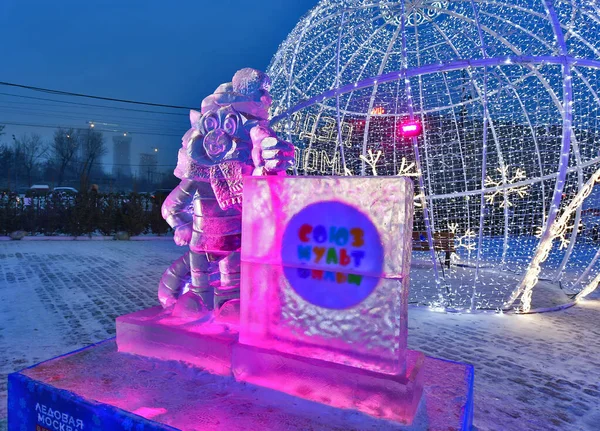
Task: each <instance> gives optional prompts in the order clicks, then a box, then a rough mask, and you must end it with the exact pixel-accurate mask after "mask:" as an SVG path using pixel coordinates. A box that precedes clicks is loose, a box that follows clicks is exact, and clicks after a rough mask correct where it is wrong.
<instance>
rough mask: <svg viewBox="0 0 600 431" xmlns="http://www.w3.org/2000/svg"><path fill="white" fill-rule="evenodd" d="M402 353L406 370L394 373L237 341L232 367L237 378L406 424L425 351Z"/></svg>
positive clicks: (410, 419)
mask: <svg viewBox="0 0 600 431" xmlns="http://www.w3.org/2000/svg"><path fill="white" fill-rule="evenodd" d="M407 353H408V355H407V360H406V363H407V371H406V374H405V375H402V376H396V375H389V374H383V373H378V372H374V371H369V370H364V369H361V368H355V367H349V366H346V365H342V364H337V363H335V362H328V361H323V360H319V359H315V358H309V357H304V356H298V355H293V354H286V353H281V352H278V351H276V350H266V349H262V348H259V347H254V346H247V345H244V344H236V345H234V347H233V361H232V369H233V373H234V376H235V378H236V380H238V381H242V382H248V383H252V384H255V385H258V386H262V387H266V388H270V389H275V390H279V391H282V392H285V393H287V394H290V395H295V396H298V397H300V398H304V399H308V400H312V401H316V402H321V403H323V404H327V405H329V406H332V407H337V408H343V409H354V410H358V411H360V412H363V413H366V414H368V415H371V416H374V417H378V418H381V419H387V420H391V421H395V422H398V423H405V424H411V423H412V422H413V420H414V417H415V415H416V412H417V408H418V406H419V402H420V401H421V395H422V393H423V372H422V367H423V362H424V360H425V355H423V353H421V352H415V351H413V350H409V351H407Z"/></svg>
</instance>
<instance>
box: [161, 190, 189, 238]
mask: <svg viewBox="0 0 600 431" xmlns="http://www.w3.org/2000/svg"><path fill="white" fill-rule="evenodd" d="M197 189H198V185H197V184H196V182H195V181H192V180H187V179H186V180H182V181H181V182H180V183H179V185H178V186H177V187H175V188H174V189H173V191H172V192H171V193H169V196H167V198H166V199H165V201H164V203H163V205H162V208H161V214H162V217H163V218H164V219H165V220H166V222H167V223H168V224H169V226H171V227H172V228H174V229H175V243H176V244H177V245H187V244H189V242H190V239H191V236H192V220H193V218H194V214H193V210H191V203H192V199H194V194H195V193H196V190H197Z"/></svg>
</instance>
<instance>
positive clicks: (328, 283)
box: [281, 201, 383, 310]
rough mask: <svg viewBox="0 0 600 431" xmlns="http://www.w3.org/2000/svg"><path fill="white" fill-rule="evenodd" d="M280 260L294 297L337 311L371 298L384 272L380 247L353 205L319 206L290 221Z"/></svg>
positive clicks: (370, 225) (372, 228) (326, 203)
mask: <svg viewBox="0 0 600 431" xmlns="http://www.w3.org/2000/svg"><path fill="white" fill-rule="evenodd" d="M281 257H282V261H283V265H284V269H283V272H284V274H285V276H286V278H287V279H288V281H289V283H290V285H291V287H292V288H293V289H294V290H295V291H296V293H298V295H300V296H301V297H302V298H303V299H304V300H306V301H308V302H310V303H311V304H313V305H317V306H319V307H323V308H330V309H338V310H339V309H345V308H350V307H354V306H356V305H357V304H360V303H361V302H362V301H364V300H365V299H366V298H367V297H368V296H369V295H370V294H371V293H372V292H373V290H374V289H375V287H376V286H377V283H378V282H379V277H380V276H381V271H382V267H383V246H382V244H381V239H380V237H379V233H378V232H377V229H376V228H375V226H374V225H373V223H372V222H371V220H370V219H369V217H367V216H366V215H365V214H363V213H362V212H361V211H359V210H358V209H357V208H355V207H354V206H352V205H349V204H346V203H343V202H338V201H324V202H318V203H315V204H311V205H308V206H307V207H305V208H304V209H302V210H301V211H300V212H298V213H297V214H296V215H294V216H293V217H292V219H291V220H290V222H289V223H288V225H287V226H286V228H285V232H284V234H283V240H282V248H281Z"/></svg>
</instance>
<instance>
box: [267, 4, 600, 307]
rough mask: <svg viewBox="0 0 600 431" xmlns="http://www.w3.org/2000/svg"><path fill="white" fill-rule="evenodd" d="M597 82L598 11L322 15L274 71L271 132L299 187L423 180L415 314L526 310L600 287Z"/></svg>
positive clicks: (344, 7) (479, 7)
mask: <svg viewBox="0 0 600 431" xmlns="http://www.w3.org/2000/svg"><path fill="white" fill-rule="evenodd" d="M599 69H600V6H598V5H597V2H595V1H591V0H572V1H568V0H564V1H551V0H535V1H534V0H511V1H510V2H508V1H486V0H472V1H471V0H461V1H458V0H450V1H434V0H396V1H385V0H370V1H369V0H322V1H321V2H320V3H319V4H318V5H317V6H316V7H315V8H314V9H313V10H311V11H310V12H309V13H308V14H307V15H306V16H305V17H304V18H303V19H302V20H301V21H300V22H299V23H298V25H297V26H296V28H295V29H294V30H293V31H292V32H291V33H290V35H289V36H288V38H287V39H286V40H285V41H284V42H283V43H282V45H281V46H280V48H279V50H278V51H277V53H276V54H275V56H274V58H273V60H272V62H271V65H270V66H269V70H268V73H269V75H270V76H271V78H272V81H273V86H272V91H271V94H272V96H273V99H274V102H273V108H272V112H271V114H272V118H273V120H272V124H273V126H274V127H275V128H276V129H277V130H278V131H279V133H282V134H283V135H284V136H285V137H286V138H287V139H288V140H291V141H292V142H294V143H295V144H296V145H297V146H298V148H297V150H296V159H297V160H296V167H295V173H297V174H298V175H407V176H410V177H413V179H414V181H415V185H416V189H417V190H418V196H417V200H416V202H415V205H416V213H415V230H417V231H419V232H422V233H423V236H424V237H425V238H426V239H427V241H428V244H429V245H433V246H434V247H433V248H434V250H429V251H415V252H414V253H413V261H414V263H415V264H414V265H413V268H412V270H411V289H412V291H411V296H412V297H413V300H414V301H417V302H419V303H422V304H429V305H431V306H436V307H444V308H446V309H450V308H453V309H470V310H476V309H496V310H498V309H504V310H506V309H511V308H516V309H519V310H521V311H529V310H530V309H531V307H532V294H533V305H534V306H536V307H539V306H551V305H557V304H560V303H561V302H566V301H568V300H570V298H578V299H581V298H583V297H584V296H585V295H588V294H589V293H590V292H592V291H593V290H594V289H595V288H596V287H597V285H598V282H600V251H598V250H599V249H600V242H599V241H600V238H598V236H599V233H598V228H599V227H600V220H598V217H595V218H594V217H592V216H589V215H590V214H592V215H593V214H596V213H597V212H596V211H595V209H597V208H600V193H598V189H599V188H600V185H598V183H599V182H600V178H599V177H600V174H599V173H600V151H599V148H600V112H599V108H600V70H599ZM406 124H418V126H417V127H421V126H422V133H420V134H417V137H414V136H413V135H412V134H410V133H409V134H406V133H403V130H404V129H405V126H403V125H406ZM444 235H451V236H453V238H454V239H453V243H454V249H455V252H454V254H453V256H452V259H453V264H452V265H451V266H450V267H449V268H446V267H445V265H443V263H444V262H443V258H442V257H441V256H442V255H443V254H444V250H435V249H436V248H442V249H443V248H444V246H440V245H439V241H440V240H439V238H440V236H444ZM559 285H560V288H561V289H562V291H561V290H560V289H559V288H558V286H559ZM534 292H538V293H534ZM564 292H566V293H567V294H572V296H569V295H567V294H565V293H564ZM536 295H537V297H536ZM561 295H562V296H561Z"/></svg>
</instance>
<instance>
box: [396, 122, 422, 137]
mask: <svg viewBox="0 0 600 431" xmlns="http://www.w3.org/2000/svg"><path fill="white" fill-rule="evenodd" d="M400 130H401V132H402V136H404V137H405V138H416V137H417V136H419V135H420V134H421V132H422V131H423V127H422V126H421V123H419V122H418V121H415V120H413V121H407V122H405V123H402V124H400Z"/></svg>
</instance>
